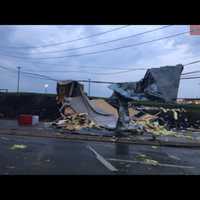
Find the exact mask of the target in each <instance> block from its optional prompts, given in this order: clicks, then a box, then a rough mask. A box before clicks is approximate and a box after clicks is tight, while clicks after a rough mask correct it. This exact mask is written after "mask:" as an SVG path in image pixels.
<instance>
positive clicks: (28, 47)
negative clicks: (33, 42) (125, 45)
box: [2, 25, 129, 49]
mask: <svg viewBox="0 0 200 200" xmlns="http://www.w3.org/2000/svg"><path fill="white" fill-rule="evenodd" d="M128 26H129V25H124V26H121V27H118V28H113V29H111V30H108V31H104V32H100V33H97V34H93V35H89V36H86V37H80V38H77V39H74V40H67V41H63V42H58V43H52V44H46V45H41V46H27V47H25V46H24V47H23V46H22V47H16V46H6V47H2V48H15V49H36V48H41V47H42V48H44V47H50V46H58V45H61V44H67V43H72V42H76V41H80V40H85V39H88V38H91V37H96V36H99V35H104V34H106V33H110V32H113V31H117V30H120V29H123V28H126V27H128Z"/></svg>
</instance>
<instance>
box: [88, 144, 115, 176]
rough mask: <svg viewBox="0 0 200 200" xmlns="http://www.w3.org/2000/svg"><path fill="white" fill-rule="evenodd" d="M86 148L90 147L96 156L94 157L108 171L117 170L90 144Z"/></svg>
mask: <svg viewBox="0 0 200 200" xmlns="http://www.w3.org/2000/svg"><path fill="white" fill-rule="evenodd" d="M87 148H88V149H90V150H91V151H92V152H93V153H94V154H95V156H96V158H97V159H98V160H99V161H100V162H101V163H102V164H103V165H104V166H105V167H106V168H108V169H109V170H110V171H114V172H115V171H118V169H116V168H115V167H114V166H113V165H111V163H109V162H108V161H107V160H105V159H104V157H103V156H101V155H100V154H99V153H97V152H96V151H95V150H94V149H93V148H92V147H91V146H90V145H88V146H87Z"/></svg>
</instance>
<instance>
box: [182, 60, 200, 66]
mask: <svg viewBox="0 0 200 200" xmlns="http://www.w3.org/2000/svg"><path fill="white" fill-rule="evenodd" d="M199 62H200V60H197V61H194V62H190V63H187V64H185V65H184V66H188V65H193V64H196V63H199Z"/></svg>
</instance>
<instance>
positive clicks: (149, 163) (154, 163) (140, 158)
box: [136, 154, 159, 166]
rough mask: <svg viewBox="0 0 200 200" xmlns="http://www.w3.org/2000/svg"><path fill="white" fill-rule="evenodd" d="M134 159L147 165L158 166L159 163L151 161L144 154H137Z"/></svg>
mask: <svg viewBox="0 0 200 200" xmlns="http://www.w3.org/2000/svg"><path fill="white" fill-rule="evenodd" d="M136 159H137V160H140V161H142V162H143V163H144V164H147V165H154V166H156V165H159V162H158V161H157V160H153V159H151V158H150V157H149V156H147V155H145V154H139V155H138V156H136Z"/></svg>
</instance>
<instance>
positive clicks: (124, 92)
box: [109, 64, 183, 102]
mask: <svg viewBox="0 0 200 200" xmlns="http://www.w3.org/2000/svg"><path fill="white" fill-rule="evenodd" d="M182 71H183V65H181V64H179V65H176V66H165V67H160V68H151V69H148V70H147V71H146V74H145V76H144V78H143V79H142V80H140V81H138V82H128V83H116V84H112V85H110V86H109V88H110V89H112V90H113V91H114V92H116V93H118V94H120V95H121V96H123V97H126V98H129V99H133V100H148V99H157V100H160V101H165V102H170V101H175V100H176V98H177V94H178V88H179V82H180V76H181V73H182Z"/></svg>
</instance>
